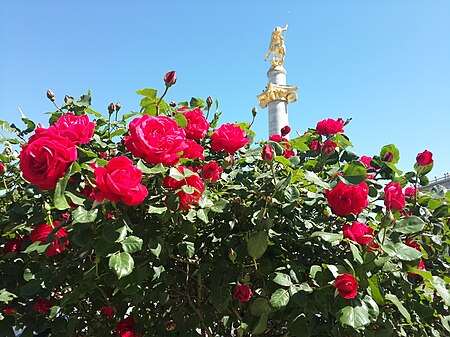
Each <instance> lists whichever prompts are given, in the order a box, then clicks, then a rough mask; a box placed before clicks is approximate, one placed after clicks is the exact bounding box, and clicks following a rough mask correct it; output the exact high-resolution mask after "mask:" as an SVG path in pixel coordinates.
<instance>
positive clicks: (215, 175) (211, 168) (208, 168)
mask: <svg viewBox="0 0 450 337" xmlns="http://www.w3.org/2000/svg"><path fill="white" fill-rule="evenodd" d="M221 174H222V168H221V167H220V166H219V164H218V163H217V162H215V161H210V162H209V163H208V164H206V165H205V166H204V167H203V170H202V178H203V179H204V180H206V181H210V182H212V183H215V182H216V181H218V180H219V179H220V175H221Z"/></svg>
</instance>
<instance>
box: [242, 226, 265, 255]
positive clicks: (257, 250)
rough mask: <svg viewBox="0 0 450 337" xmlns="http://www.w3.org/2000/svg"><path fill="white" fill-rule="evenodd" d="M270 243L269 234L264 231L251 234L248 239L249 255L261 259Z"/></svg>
mask: <svg viewBox="0 0 450 337" xmlns="http://www.w3.org/2000/svg"><path fill="white" fill-rule="evenodd" d="M268 242H269V238H268V236H267V232H266V231H264V230H261V231H259V232H255V233H253V234H251V235H250V236H249V238H248V239H247V251H248V255H250V256H251V257H253V258H255V259H259V258H260V257H261V256H262V255H263V254H264V252H265V251H266V249H267V245H268Z"/></svg>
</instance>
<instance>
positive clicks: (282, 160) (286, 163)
mask: <svg viewBox="0 0 450 337" xmlns="http://www.w3.org/2000/svg"><path fill="white" fill-rule="evenodd" d="M275 161H276V162H278V163H281V164H283V166H284V167H285V168H289V166H291V161H290V160H289V159H287V158H285V157H283V156H276V157H275Z"/></svg>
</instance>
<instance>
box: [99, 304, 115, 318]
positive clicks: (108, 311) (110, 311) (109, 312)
mask: <svg viewBox="0 0 450 337" xmlns="http://www.w3.org/2000/svg"><path fill="white" fill-rule="evenodd" d="M100 311H101V313H102V314H103V315H105V317H106V318H111V317H114V308H113V307H112V306H110V305H107V306H103V307H101V308H100Z"/></svg>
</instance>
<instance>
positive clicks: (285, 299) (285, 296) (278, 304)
mask: <svg viewBox="0 0 450 337" xmlns="http://www.w3.org/2000/svg"><path fill="white" fill-rule="evenodd" d="M289 298H290V296H289V290H287V289H283V288H279V289H277V290H275V292H274V293H273V294H272V296H270V300H269V303H270V305H271V306H272V308H274V309H275V310H278V309H281V308H284V307H285V306H286V305H288V303H289Z"/></svg>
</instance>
